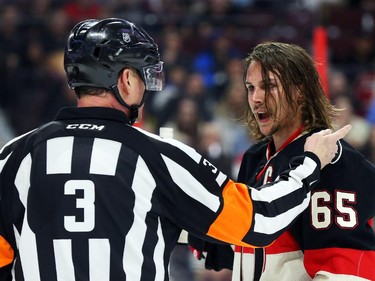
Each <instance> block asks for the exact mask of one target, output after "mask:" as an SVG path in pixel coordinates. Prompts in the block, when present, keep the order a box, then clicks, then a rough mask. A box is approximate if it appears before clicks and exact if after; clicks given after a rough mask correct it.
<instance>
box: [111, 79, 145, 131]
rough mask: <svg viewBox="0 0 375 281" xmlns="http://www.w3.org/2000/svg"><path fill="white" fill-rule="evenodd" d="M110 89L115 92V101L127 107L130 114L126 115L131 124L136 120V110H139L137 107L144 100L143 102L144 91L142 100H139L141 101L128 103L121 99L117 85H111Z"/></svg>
mask: <svg viewBox="0 0 375 281" xmlns="http://www.w3.org/2000/svg"><path fill="white" fill-rule="evenodd" d="M112 91H113V92H114V93H115V97H116V99H117V101H118V102H119V103H120V104H121V105H123V106H125V107H126V108H127V109H129V111H130V116H128V118H129V124H130V125H133V124H134V122H135V121H136V120H137V118H138V112H139V108H140V107H141V106H142V105H143V104H144V102H145V96H146V92H145V93H144V94H143V97H142V100H141V102H140V104H137V105H136V104H133V105H128V104H127V103H126V102H125V101H124V100H123V98H122V97H121V95H120V92H119V90H118V88H117V85H114V86H113V87H112Z"/></svg>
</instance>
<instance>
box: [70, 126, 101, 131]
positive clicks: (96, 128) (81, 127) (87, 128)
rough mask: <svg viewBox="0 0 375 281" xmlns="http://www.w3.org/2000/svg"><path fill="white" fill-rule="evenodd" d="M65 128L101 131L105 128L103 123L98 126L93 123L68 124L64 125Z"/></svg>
mask: <svg viewBox="0 0 375 281" xmlns="http://www.w3.org/2000/svg"><path fill="white" fill-rule="evenodd" d="M66 128H67V129H68V130H75V129H79V130H93V131H102V130H103V129H104V128H105V126H104V125H101V126H98V125H95V124H69V125H67V126H66Z"/></svg>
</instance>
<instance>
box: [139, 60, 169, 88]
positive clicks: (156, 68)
mask: <svg viewBox="0 0 375 281" xmlns="http://www.w3.org/2000/svg"><path fill="white" fill-rule="evenodd" d="M142 72H143V79H144V81H145V84H146V90H147V91H157V92H160V91H162V90H163V89H164V86H165V80H164V72H163V62H162V61H160V62H159V63H157V64H153V65H147V66H144V67H143V68H142Z"/></svg>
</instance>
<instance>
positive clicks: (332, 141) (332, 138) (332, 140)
mask: <svg viewBox="0 0 375 281" xmlns="http://www.w3.org/2000/svg"><path fill="white" fill-rule="evenodd" d="M351 128H352V126H351V125H346V126H345V127H342V128H341V129H339V130H337V131H336V132H332V130H330V129H326V130H322V131H320V132H318V133H315V134H312V135H311V136H310V137H308V138H307V139H306V143H305V151H310V152H312V153H314V154H316V156H318V157H319V160H320V164H321V169H323V168H324V167H325V166H326V165H327V164H328V163H330V162H331V161H332V159H333V158H334V157H335V154H336V152H337V149H338V147H337V141H338V140H340V139H342V138H343V137H345V136H346V134H347V133H348V132H349V131H350V130H351Z"/></svg>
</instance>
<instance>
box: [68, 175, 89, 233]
mask: <svg viewBox="0 0 375 281" xmlns="http://www.w3.org/2000/svg"><path fill="white" fill-rule="evenodd" d="M77 190H83V197H82V198H76V208H77V209H83V221H77V218H76V216H65V217H64V227H65V229H66V230H67V231H70V232H80V231H85V232H86V231H91V230H93V229H94V226H95V205H94V202H95V185H94V183H93V182H92V181H89V180H69V181H67V182H66V183H65V188H64V194H65V195H75V194H76V192H77Z"/></svg>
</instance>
